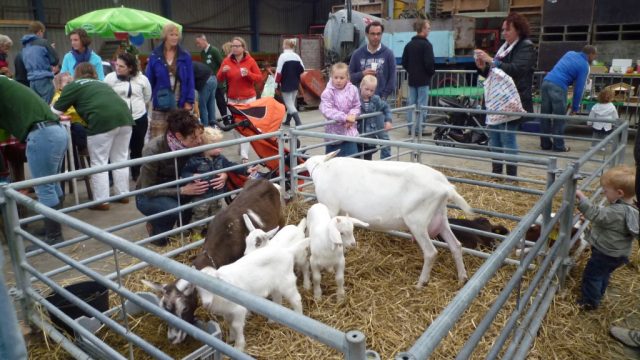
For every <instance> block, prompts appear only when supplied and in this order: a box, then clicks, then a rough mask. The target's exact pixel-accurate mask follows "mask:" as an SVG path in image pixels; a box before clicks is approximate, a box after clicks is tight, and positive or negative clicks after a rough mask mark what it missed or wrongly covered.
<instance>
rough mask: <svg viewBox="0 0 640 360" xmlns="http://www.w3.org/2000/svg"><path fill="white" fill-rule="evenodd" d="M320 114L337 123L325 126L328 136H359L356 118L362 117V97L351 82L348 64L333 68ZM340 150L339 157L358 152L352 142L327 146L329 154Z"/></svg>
mask: <svg viewBox="0 0 640 360" xmlns="http://www.w3.org/2000/svg"><path fill="white" fill-rule="evenodd" d="M320 112H321V113H322V115H324V117H325V118H326V119H327V121H332V120H335V121H336V123H334V124H327V125H326V126H325V130H324V131H325V132H326V133H327V134H335V135H343V136H353V137H357V136H358V129H357V128H356V117H358V115H360V95H359V94H358V88H356V87H355V86H354V85H353V84H352V83H351V82H350V81H349V67H348V66H347V64H345V63H342V62H339V63H337V64H334V65H333V66H332V67H331V81H329V83H328V84H327V87H326V88H325V89H324V91H323V92H322V96H321V97H320ZM330 141H332V142H334V141H333V140H330ZM338 149H339V150H340V153H339V154H338V156H350V155H353V154H355V153H357V152H358V147H357V145H356V143H354V142H351V141H339V142H338V143H333V144H329V145H327V146H326V151H327V154H328V153H330V152H333V151H335V150H338Z"/></svg>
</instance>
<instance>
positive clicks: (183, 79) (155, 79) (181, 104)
mask: <svg viewBox="0 0 640 360" xmlns="http://www.w3.org/2000/svg"><path fill="white" fill-rule="evenodd" d="M180 36H181V34H180V30H179V29H178V27H177V26H176V25H175V24H173V23H168V24H166V25H165V26H164V27H163V28H162V43H161V44H160V45H159V46H158V47H156V48H155V49H153V51H152V52H151V55H149V62H148V63H147V69H146V71H145V72H146V74H145V75H146V76H147V78H148V79H149V83H151V89H152V100H153V111H152V112H151V122H150V133H151V137H152V138H154V137H156V136H158V135H163V134H164V133H165V132H166V130H167V114H168V111H169V110H171V109H172V108H175V107H176V106H177V107H178V108H181V109H186V110H189V111H191V110H192V109H193V104H194V99H195V81H194V78H193V63H192V61H191V55H190V54H189V52H187V51H186V50H184V49H182V48H181V47H180V45H179V42H180ZM167 91H170V93H172V94H173V95H175V102H173V103H172V104H167V103H166V102H159V101H158V95H159V94H163V93H166V92H167Z"/></svg>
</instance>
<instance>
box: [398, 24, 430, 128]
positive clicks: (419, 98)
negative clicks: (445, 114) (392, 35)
mask: <svg viewBox="0 0 640 360" xmlns="http://www.w3.org/2000/svg"><path fill="white" fill-rule="evenodd" d="M413 28H414V29H415V30H416V33H417V34H416V36H414V37H413V38H411V41H409V43H408V44H407V45H406V46H405V47H404V51H403V52H402V67H403V68H404V69H405V70H406V71H407V73H408V75H409V99H408V101H407V105H413V104H417V105H418V106H426V105H427V100H428V98H429V85H430V84H431V77H432V76H433V74H434V73H435V71H436V70H435V59H434V56H433V46H432V45H431V43H430V42H429V40H427V36H429V32H430V31H431V24H430V23H429V20H423V19H420V20H418V21H416V22H415V24H414V25H413ZM423 117H426V113H424V114H423ZM423 121H424V118H423V119H420V121H418V125H417V126H416V125H409V135H411V133H412V131H411V129H412V128H414V129H416V131H421V130H422V122H423ZM407 122H408V123H413V112H412V111H411V110H410V111H408V112H407Z"/></svg>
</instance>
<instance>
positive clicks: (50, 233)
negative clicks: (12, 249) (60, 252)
mask: <svg viewBox="0 0 640 360" xmlns="http://www.w3.org/2000/svg"><path fill="white" fill-rule="evenodd" d="M62 206H63V205H62V203H59V204H58V205H56V206H54V207H52V209H55V210H60V209H62ZM43 221H44V238H43V239H42V240H43V241H44V242H45V243H47V244H48V245H55V244H57V243H60V242H63V241H64V238H63V237H62V225H60V223H58V222H56V221H54V220H51V219H49V218H44V220H43ZM38 249H39V247H38V246H36V245H34V244H31V245H29V246H27V247H26V248H25V251H26V252H30V251H34V250H38Z"/></svg>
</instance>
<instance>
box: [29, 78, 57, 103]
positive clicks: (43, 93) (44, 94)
mask: <svg viewBox="0 0 640 360" xmlns="http://www.w3.org/2000/svg"><path fill="white" fill-rule="evenodd" d="M29 87H30V88H31V89H32V90H33V91H35V92H36V94H38V96H40V98H42V100H44V102H46V103H47V104H51V99H53V94H54V93H55V92H56V89H55V88H54V87H53V78H44V79H38V80H33V81H29Z"/></svg>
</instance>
